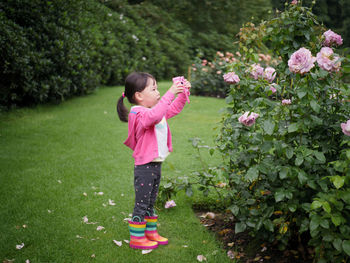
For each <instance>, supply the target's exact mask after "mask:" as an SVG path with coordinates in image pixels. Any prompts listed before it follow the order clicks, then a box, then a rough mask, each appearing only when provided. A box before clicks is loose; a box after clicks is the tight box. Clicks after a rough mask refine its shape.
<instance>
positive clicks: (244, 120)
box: [238, 111, 259, 126]
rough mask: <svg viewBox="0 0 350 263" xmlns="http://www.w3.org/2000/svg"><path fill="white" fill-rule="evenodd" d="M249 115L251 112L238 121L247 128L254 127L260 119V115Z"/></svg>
mask: <svg viewBox="0 0 350 263" xmlns="http://www.w3.org/2000/svg"><path fill="white" fill-rule="evenodd" d="M248 115H249V111H247V112H245V113H244V114H243V115H242V116H241V117H239V118H238V121H239V122H240V123H242V124H243V125H245V126H252V125H253V124H254V123H255V120H256V119H257V118H258V117H259V114H257V113H254V112H252V113H251V114H250V115H249V116H248Z"/></svg>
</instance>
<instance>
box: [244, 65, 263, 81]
mask: <svg viewBox="0 0 350 263" xmlns="http://www.w3.org/2000/svg"><path fill="white" fill-rule="evenodd" d="M246 72H249V73H250V75H251V76H252V77H253V78H254V79H258V78H259V77H262V75H263V74H264V68H263V67H261V66H260V64H253V65H251V66H250V68H249V69H247V70H246Z"/></svg>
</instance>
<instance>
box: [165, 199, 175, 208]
mask: <svg viewBox="0 0 350 263" xmlns="http://www.w3.org/2000/svg"><path fill="white" fill-rule="evenodd" d="M174 206H176V204H175V201H174V200H170V201H167V202H166V203H165V206H164V207H165V208H170V207H174Z"/></svg>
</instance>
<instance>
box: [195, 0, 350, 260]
mask: <svg viewBox="0 0 350 263" xmlns="http://www.w3.org/2000/svg"><path fill="white" fill-rule="evenodd" d="M323 32H324V33H323ZM327 32H328V33H327ZM340 39H341V37H340V36H339V35H338V36H337V35H335V33H332V34H330V32H329V31H326V29H325V28H323V27H322V26H321V25H320V24H319V23H318V22H317V19H316V17H315V16H314V15H313V14H312V12H311V10H310V9H308V8H305V7H302V6H301V4H300V3H297V1H294V3H293V4H291V5H289V6H288V7H287V8H286V10H285V11H284V12H282V13H279V14H278V17H277V18H273V19H271V20H269V21H265V22H262V23H261V24H260V25H258V26H255V25H254V24H252V23H248V24H246V25H245V26H244V27H243V28H242V29H241V30H240V33H239V40H240V41H239V42H238V48H239V54H241V56H240V57H237V58H236V59H235V60H232V61H231V63H229V64H227V65H226V71H225V72H234V74H235V75H237V76H238V78H239V82H238V81H232V82H231V83H233V84H231V86H230V90H229V93H228V96H227V97H226V101H227V103H228V108H227V114H226V115H225V116H224V118H223V121H222V125H223V126H222V129H221V133H220V134H219V136H218V138H217V148H218V150H219V151H220V152H221V153H222V155H223V157H224V158H225V162H224V164H222V165H221V166H220V171H221V175H224V176H225V178H226V180H225V181H224V182H223V183H225V184H226V187H225V188H224V189H223V191H221V194H224V198H226V199H230V200H231V201H230V202H231V205H230V207H229V209H230V210H231V211H232V213H233V214H234V216H235V220H236V224H235V232H236V233H239V232H242V231H248V232H249V233H251V234H252V235H253V236H256V237H257V238H262V239H264V240H267V241H270V242H274V243H277V244H278V245H279V247H280V249H285V248H286V247H287V246H288V244H289V242H290V241H291V240H297V241H299V242H300V243H301V244H300V245H301V246H305V245H309V246H311V247H314V252H313V254H314V256H315V258H316V259H317V260H318V262H327V261H328V262H342V261H343V260H345V259H346V258H347V257H348V256H350V224H349V222H350V205H349V204H350V137H349V136H348V135H349V125H350V121H349V117H350V103H349V97H350V90H349V84H347V83H344V81H343V79H344V78H346V77H348V76H349V73H350V66H349V57H347V58H346V57H342V56H341V55H337V54H335V53H334V50H333V49H332V48H330V47H324V46H337V45H340V44H341V41H340ZM328 48H329V49H328ZM261 54H264V56H262V55H261ZM268 54H273V56H272V55H268ZM268 56H270V57H269V58H268ZM316 61H317V64H316ZM264 68H265V69H264ZM203 74H204V73H203ZM232 76H233V75H232ZM236 79H237V78H236ZM272 82H274V83H272ZM250 112H252V113H251V114H250V115H249V113H250ZM255 114H256V115H255ZM257 117H259V118H257ZM211 150H213V149H212V148H211ZM218 170H219V168H218V169H213V168H211V171H209V170H208V171H207V172H206V178H211V181H209V180H206V181H202V184H203V185H202V189H205V191H208V189H210V188H209V187H208V186H209V185H211V186H213V185H212V184H211V182H213V181H215V173H217V171H218ZM201 176H202V175H201Z"/></svg>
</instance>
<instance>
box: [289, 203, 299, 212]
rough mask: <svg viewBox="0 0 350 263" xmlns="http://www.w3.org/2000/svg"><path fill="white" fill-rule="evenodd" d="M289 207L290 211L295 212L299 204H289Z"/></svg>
mask: <svg viewBox="0 0 350 263" xmlns="http://www.w3.org/2000/svg"><path fill="white" fill-rule="evenodd" d="M288 209H289V211H291V212H292V213H294V212H295V211H296V210H297V204H289V205H288Z"/></svg>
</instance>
